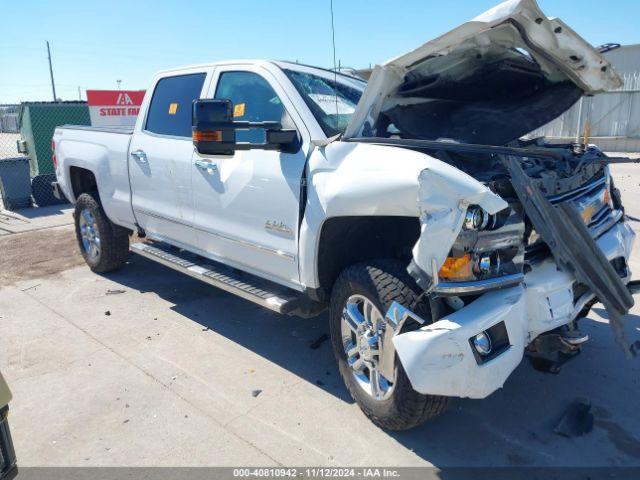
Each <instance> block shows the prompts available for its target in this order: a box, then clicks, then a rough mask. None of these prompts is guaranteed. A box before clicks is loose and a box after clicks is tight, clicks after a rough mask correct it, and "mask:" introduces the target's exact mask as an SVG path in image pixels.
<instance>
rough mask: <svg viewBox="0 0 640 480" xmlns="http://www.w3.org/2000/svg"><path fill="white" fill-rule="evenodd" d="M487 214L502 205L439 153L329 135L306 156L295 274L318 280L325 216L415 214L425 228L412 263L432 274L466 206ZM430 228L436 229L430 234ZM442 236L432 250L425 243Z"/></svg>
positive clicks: (309, 284) (308, 280)
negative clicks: (329, 140) (305, 191)
mask: <svg viewBox="0 0 640 480" xmlns="http://www.w3.org/2000/svg"><path fill="white" fill-rule="evenodd" d="M470 204H476V205H480V206H482V207H483V208H485V210H487V211H488V212H489V213H495V212H497V211H499V210H502V209H503V208H505V207H506V206H507V204H506V202H505V201H504V200H502V199H501V198H500V197H498V196H497V195H495V194H493V193H492V192H491V191H490V190H489V189H488V188H487V187H485V186H484V185H482V184H481V183H480V182H478V181H477V180H475V179H474V178H472V177H471V176H469V175H467V174H466V173H464V172H462V171H460V170H458V169H457V168H455V167H452V166H450V165H448V164H446V163H444V162H442V161H440V160H438V159H436V158H433V157H431V156H429V155H426V154H424V153H421V152H417V151H414V150H409V149H406V148H398V147H392V146H383V145H373V144H365V143H358V142H340V141H337V142H332V143H329V144H328V145H325V146H321V147H318V148H316V149H315V150H314V151H313V153H312V154H311V157H310V159H309V174H308V196H307V204H306V208H305V217H304V219H303V221H302V224H301V228H300V278H301V283H302V284H303V285H305V286H307V287H310V288H317V287H319V286H320V285H319V279H318V265H317V262H316V259H317V258H318V250H319V239H320V234H321V232H322V226H323V224H324V222H325V221H326V220H328V219H329V218H333V217H342V216H403V217H411V216H413V217H416V218H418V217H420V219H421V223H422V227H421V228H422V230H421V231H422V233H421V236H420V239H419V241H418V243H417V244H416V246H415V247H414V252H413V253H414V262H415V264H416V265H418V266H419V267H420V268H421V269H422V270H424V272H425V273H426V274H427V275H429V276H430V275H432V274H433V270H432V268H431V267H430V265H431V263H432V262H431V260H432V259H434V258H435V259H436V262H440V263H438V267H439V266H440V265H441V264H442V263H444V260H445V258H446V254H447V253H448V252H449V249H450V248H451V245H452V244H453V242H454V240H455V238H456V237H457V235H458V233H459V231H460V229H461V228H462V222H463V220H464V213H465V212H466V207H467V206H468V205H470ZM434 235H435V236H434ZM434 243H439V245H438V247H437V248H436V247H435V246H434V245H432V246H431V249H429V248H428V247H427V245H429V244H434Z"/></svg>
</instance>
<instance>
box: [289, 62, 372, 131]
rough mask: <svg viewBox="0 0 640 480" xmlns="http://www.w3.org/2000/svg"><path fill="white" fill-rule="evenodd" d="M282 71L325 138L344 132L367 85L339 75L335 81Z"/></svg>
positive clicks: (329, 74) (296, 71)
mask: <svg viewBox="0 0 640 480" xmlns="http://www.w3.org/2000/svg"><path fill="white" fill-rule="evenodd" d="M284 72H285V73H286V74H287V76H288V77H289V79H290V80H291V81H292V82H293V85H294V86H295V87H296V89H297V90H298V92H299V93H300V95H302V98H303V99H304V101H305V102H306V104H307V106H308V107H309V108H310V109H311V112H312V113H313V115H314V116H315V117H316V120H318V123H319V124H320V126H321V127H322V130H323V131H324V133H325V134H326V135H327V137H332V136H334V135H337V134H339V133H344V131H345V130H346V128H347V125H348V124H349V121H350V120H351V116H352V115H353V112H354V111H355V109H356V105H357V104H358V101H359V100H360V97H361V96H362V92H363V91H364V88H365V86H366V84H365V82H362V81H360V80H358V79H356V78H351V77H346V76H344V75H338V76H337V77H338V82H337V83H336V81H335V79H333V78H329V77H330V76H331V75H333V73H331V72H327V73H326V76H324V75H322V76H321V75H315V74H313V73H308V72H302V71H298V70H287V69H285V70H284Z"/></svg>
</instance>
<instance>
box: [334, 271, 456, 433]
mask: <svg viewBox="0 0 640 480" xmlns="http://www.w3.org/2000/svg"><path fill="white" fill-rule="evenodd" d="M394 301H397V302H399V303H401V304H402V305H404V306H406V307H407V308H409V309H411V310H413V311H414V312H416V313H417V314H418V315H420V316H421V317H422V318H425V319H428V318H430V312H429V306H428V304H427V305H425V302H421V301H420V288H419V287H418V286H417V285H416V284H415V282H414V281H413V279H412V278H411V277H410V276H409V274H408V273H407V272H406V269H405V265H404V264H403V263H402V262H399V261H395V260H373V261H369V262H365V263H361V264H357V265H353V266H351V267H348V268H347V269H346V270H344V271H343V272H342V274H341V275H340V276H339V277H338V280H337V281H336V283H335V285H334V288H333V292H332V295H331V305H330V322H331V325H330V329H331V341H332V344H333V350H334V354H335V356H336V359H337V361H338V367H339V370H340V374H341V376H342V378H343V380H344V382H345V385H346V387H347V389H348V390H349V393H350V394H351V396H352V397H353V399H354V400H355V401H356V402H357V403H358V405H359V406H360V408H361V409H362V411H363V412H364V413H365V414H366V415H367V416H368V417H369V418H370V419H371V420H372V421H373V422H374V423H375V424H376V425H378V426H380V427H382V428H387V429H390V430H405V429H408V428H411V427H414V426H416V425H419V424H420V423H422V422H424V421H425V420H428V419H430V418H432V417H434V416H436V415H438V414H440V413H441V412H443V411H444V410H445V408H446V405H447V400H448V399H447V398H446V397H440V396H436V395H422V394H421V393H418V392H416V391H415V390H414V389H413V388H412V387H411V383H410V382H409V379H408V377H407V375H406V373H405V372H404V369H403V368H402V364H401V363H400V362H399V360H398V357H397V355H396V356H395V366H394V368H393V374H392V375H389V377H390V378H388V377H385V376H384V374H383V373H382V371H381V369H380V359H381V357H382V353H383V349H384V348H385V347H384V345H383V344H382V343H381V341H380V339H381V336H382V335H381V332H382V329H383V328H384V327H383V324H384V312H386V311H387V310H388V308H389V307H390V306H391V304H392V303H393V302H394ZM409 328H411V327H410V326H409Z"/></svg>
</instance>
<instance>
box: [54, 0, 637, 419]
mask: <svg viewBox="0 0 640 480" xmlns="http://www.w3.org/2000/svg"><path fill="white" fill-rule="evenodd" d="M619 85H620V79H619V77H618V76H617V74H616V73H615V72H614V71H613V69H612V67H611V65H610V64H609V63H608V62H607V60H605V59H604V58H603V57H602V56H601V55H600V54H599V52H598V51H596V50H595V49H594V48H592V47H591V46H590V45H589V44H587V43H586V42H585V41H584V40H583V39H581V38H580V37H579V36H578V35H577V34H576V33H574V32H573V31H572V30H571V29H570V28H569V27H568V26H567V25H565V24H564V23H563V22H561V21H560V20H557V19H550V18H547V17H546V16H545V15H544V14H543V13H542V12H541V11H540V9H539V7H538V6H537V5H536V3H535V1H534V0H519V1H518V0H512V1H508V2H505V3H503V4H501V5H498V6H497V7H495V8H494V9H492V10H490V11H488V12H486V13H485V14H483V15H481V16H479V17H477V18H475V19H474V20H473V21H471V22H468V23H465V24H464V25H462V26H460V27H458V28H456V29H454V30H452V31H450V32H449V33H447V34H445V35H443V36H441V37H439V38H437V39H435V40H433V41H431V42H428V43H426V44H424V45H422V46H421V47H419V48H417V49H416V50H413V51H411V52H409V53H407V54H405V55H402V56H400V57H397V58H395V59H393V60H391V61H389V62H387V63H386V64H384V65H381V66H377V67H376V68H375V69H374V71H373V73H372V75H371V78H370V79H369V82H368V84H365V82H364V81H362V80H360V79H359V78H356V77H353V76H348V75H343V74H340V73H336V72H334V71H328V70H324V69H321V68H315V67H310V66H303V65H299V64H296V63H289V62H281V61H229V62H218V63H214V64H209V65H201V66H195V67H188V68H180V69H176V70H169V71H165V72H161V73H159V74H157V75H156V76H155V77H154V79H153V81H152V83H151V86H150V88H149V89H148V90H147V94H146V97H145V99H144V101H143V103H142V107H141V110H140V115H139V117H138V120H137V123H136V125H135V127H134V128H133V129H127V128H92V127H80V126H63V127H59V128H57V129H56V130H55V134H54V137H53V148H54V154H55V157H56V159H57V162H56V167H55V170H56V175H57V182H56V183H54V185H53V188H54V191H57V192H58V194H59V195H61V194H64V195H65V196H67V197H68V198H69V199H71V200H72V201H73V202H74V203H75V222H76V230H77V238H78V243H79V245H80V248H81V251H82V254H83V255H84V258H85V259H86V262H87V263H88V265H89V266H90V268H91V269H92V270H93V271H95V272H107V271H110V270H114V269H116V268H119V267H121V266H122V265H124V264H125V262H126V260H127V256H128V254H129V252H130V251H133V252H134V253H137V254H140V255H143V256H145V257H147V258H150V259H152V260H154V261H157V262H160V263H162V264H164V265H167V266H169V267H171V268H173V269H175V270H178V271H181V272H184V273H185V274H187V275H190V276H192V277H195V278H198V279H200V280H203V281H205V282H208V283H210V284H213V285H215V286H217V287H220V288H223V289H225V290H227V291H229V292H232V293H235V294H238V295H240V296H242V297H244V298H245V299H247V300H251V301H253V302H256V303H258V304H260V305H263V306H264V307H266V308H269V309H271V310H274V311H276V312H280V313H283V314H296V315H300V316H314V315H317V314H319V313H320V312H322V311H323V310H324V309H325V308H326V307H328V309H329V322H330V325H329V329H330V333H331V340H332V345H333V351H334V353H335V356H336V359H337V362H338V364H339V370H340V373H341V375H342V377H343V379H344V382H345V384H346V386H347V388H348V390H349V392H350V393H351V395H352V396H353V398H354V399H355V400H356V401H357V403H358V404H359V405H360V407H361V408H362V410H363V411H364V412H365V413H366V414H367V415H368V416H369V417H370V418H371V419H372V420H373V421H374V422H375V423H376V424H378V425H380V426H382V427H385V428H390V429H405V428H409V427H411V426H414V425H417V424H419V423H420V422H422V421H424V420H425V419H428V418H430V417H433V416H434V415H437V414H438V413H440V412H442V411H443V409H444V408H445V406H446V404H447V399H448V397H471V398H484V397H486V396H488V395H489V394H491V393H492V392H494V391H495V390H496V389H498V388H500V387H502V385H503V384H504V382H505V380H506V379H507V377H508V376H509V375H510V374H511V372H512V371H513V370H514V369H515V368H516V366H517V365H518V364H519V363H520V362H521V360H522V359H523V357H524V356H525V354H526V355H527V356H528V357H530V358H531V359H532V360H533V361H534V362H535V364H536V365H537V366H538V367H539V368H546V369H547V370H550V371H557V369H558V368H559V366H560V365H561V364H562V362H564V361H566V360H567V359H569V358H571V357H572V356H574V355H575V354H576V353H577V352H579V351H580V348H581V346H582V345H583V344H584V342H585V341H586V340H587V339H588V337H587V336H586V335H584V334H582V333H581V332H580V330H579V329H578V326H577V321H578V320H579V319H580V318H581V317H584V316H585V315H586V314H587V313H588V312H589V309H590V308H591V306H592V305H593V303H594V302H595V301H596V300H599V301H601V302H603V304H604V305H605V307H606V309H607V311H608V312H609V317H610V319H611V325H612V327H613V328H614V332H615V334H616V337H617V339H618V341H619V342H620V343H621V344H622V345H623V346H624V347H625V348H626V349H627V351H628V352H629V354H632V353H633V352H634V348H633V347H629V343H628V342H627V341H626V340H625V338H624V336H623V334H622V323H623V322H624V318H623V317H624V315H625V314H626V313H627V312H628V310H629V308H630V307H631V306H632V305H633V297H632V296H631V293H630V291H629V286H628V285H627V284H628V282H629V280H630V272H629V269H628V266H627V260H628V258H629V255H630V253H631V248H632V244H633V241H634V236H635V235H634V232H633V230H632V229H631V228H630V227H629V225H628V224H627V222H626V217H625V214H624V210H623V207H622V205H621V201H620V195H619V193H618V191H617V190H616V189H615V187H614V186H613V181H612V178H611V176H610V173H609V168H608V163H610V162H612V161H624V159H622V160H621V159H611V158H608V157H606V156H605V155H604V154H603V153H602V152H601V151H600V150H599V149H598V148H597V147H595V146H593V145H588V142H582V143H580V144H571V145H550V144H547V143H545V141H544V140H543V139H528V140H525V139H523V137H524V136H525V135H526V134H527V133H528V132H530V131H532V130H534V129H536V128H537V127H539V126H542V125H544V124H545V123H547V122H549V121H550V120H552V119H554V118H556V117H557V116H558V115H560V114H561V113H562V112H564V111H566V110H567V109H568V108H569V107H570V106H571V105H573V104H574V103H575V102H576V101H577V100H578V99H579V98H580V97H581V96H582V95H584V94H595V93H598V92H602V91H605V90H608V89H613V88H617V87H618V86H619ZM133 233H136V234H137V236H138V237H140V238H142V239H143V240H139V241H137V242H136V243H131V244H130V236H131V235H132V234H133Z"/></svg>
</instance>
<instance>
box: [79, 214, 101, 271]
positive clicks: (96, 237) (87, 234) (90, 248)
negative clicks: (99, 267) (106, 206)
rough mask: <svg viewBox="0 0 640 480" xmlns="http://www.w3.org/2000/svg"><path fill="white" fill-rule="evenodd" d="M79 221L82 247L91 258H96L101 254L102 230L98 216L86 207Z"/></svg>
mask: <svg viewBox="0 0 640 480" xmlns="http://www.w3.org/2000/svg"><path fill="white" fill-rule="evenodd" d="M78 223H79V225H80V238H81V239H82V247H83V248H84V251H85V252H86V253H87V256H88V257H89V259H91V260H95V259H97V258H98V257H99V256H100V232H99V230H98V225H97V223H96V218H95V217H94V215H93V213H91V211H90V210H88V209H86V208H85V209H84V210H82V211H81V212H80V218H79V219H78Z"/></svg>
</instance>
